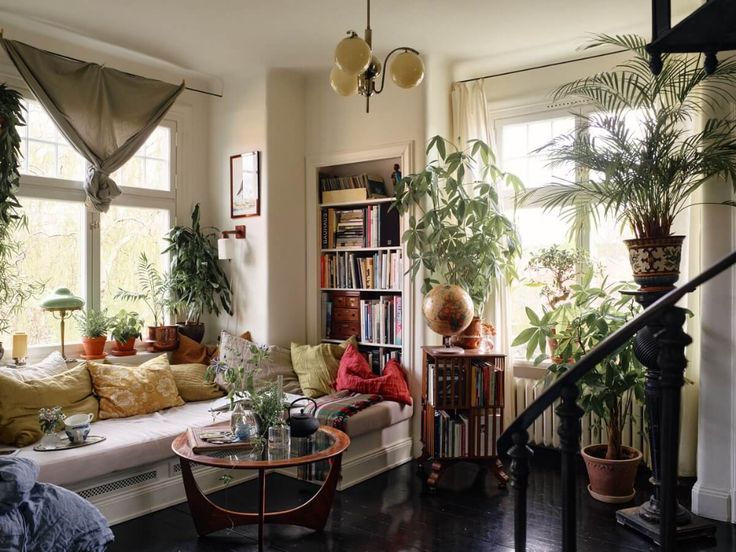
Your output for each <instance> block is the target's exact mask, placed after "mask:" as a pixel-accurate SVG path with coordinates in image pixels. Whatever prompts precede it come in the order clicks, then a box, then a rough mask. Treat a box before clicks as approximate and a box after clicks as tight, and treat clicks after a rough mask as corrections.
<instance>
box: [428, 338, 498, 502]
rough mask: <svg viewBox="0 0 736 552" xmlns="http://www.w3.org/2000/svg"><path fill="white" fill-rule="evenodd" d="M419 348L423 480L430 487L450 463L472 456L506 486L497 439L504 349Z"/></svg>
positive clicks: (469, 459)
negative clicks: (428, 466) (426, 467)
mask: <svg viewBox="0 0 736 552" xmlns="http://www.w3.org/2000/svg"><path fill="white" fill-rule="evenodd" d="M422 350H423V363H422V366H423V367H422V444H423V453H422V457H421V460H422V461H423V462H426V461H431V462H432V471H431V474H430V476H429V478H428V480H427V484H428V485H429V487H430V488H432V489H434V488H435V487H436V485H437V483H438V481H439V479H440V477H441V476H442V473H443V472H444V470H445V469H446V468H447V467H448V466H449V465H451V464H452V463H455V462H464V461H470V462H477V463H480V464H482V465H484V466H487V467H488V468H489V469H490V470H492V471H493V473H494V475H495V476H496V478H497V480H498V483H499V486H501V487H504V486H505V485H506V482H507V480H508V476H507V475H506V473H505V472H504V471H503V465H502V464H501V461H500V460H499V459H498V454H497V451H496V439H498V437H499V436H500V435H501V433H502V432H503V408H504V389H503V384H504V383H503V382H504V369H505V360H506V357H505V355H502V354H496V353H485V352H481V351H476V350H466V351H463V352H462V353H448V352H444V351H442V347H422Z"/></svg>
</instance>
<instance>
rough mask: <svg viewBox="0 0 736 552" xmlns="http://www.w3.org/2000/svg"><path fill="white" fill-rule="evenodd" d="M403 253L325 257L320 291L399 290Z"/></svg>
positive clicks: (321, 269) (331, 254)
mask: <svg viewBox="0 0 736 552" xmlns="http://www.w3.org/2000/svg"><path fill="white" fill-rule="evenodd" d="M401 258H402V256H401V251H398V250H397V251H378V252H376V253H374V254H373V255H366V254H355V253H324V254H322V256H321V259H320V287H323V288H340V289H399V288H400V287H401V278H402V276H403V273H402V267H401Z"/></svg>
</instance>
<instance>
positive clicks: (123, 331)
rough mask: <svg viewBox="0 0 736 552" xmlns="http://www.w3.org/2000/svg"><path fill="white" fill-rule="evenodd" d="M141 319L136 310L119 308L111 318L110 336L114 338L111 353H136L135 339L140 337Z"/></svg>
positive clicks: (124, 354) (122, 354)
mask: <svg viewBox="0 0 736 552" xmlns="http://www.w3.org/2000/svg"><path fill="white" fill-rule="evenodd" d="M141 328H143V319H142V318H141V317H140V316H139V315H138V313H137V312H132V311H126V310H121V311H120V312H118V313H117V314H116V315H115V318H114V319H113V326H112V331H111V332H110V335H111V337H112V338H113V339H114V340H115V346H114V347H113V349H112V354H113V355H115V356H130V355H134V354H136V350H135V340H136V339H140V337H141Z"/></svg>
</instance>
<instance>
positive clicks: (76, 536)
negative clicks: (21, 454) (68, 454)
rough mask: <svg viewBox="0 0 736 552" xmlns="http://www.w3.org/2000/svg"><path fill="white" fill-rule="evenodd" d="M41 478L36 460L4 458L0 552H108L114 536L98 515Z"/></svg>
mask: <svg viewBox="0 0 736 552" xmlns="http://www.w3.org/2000/svg"><path fill="white" fill-rule="evenodd" d="M37 476H38V465H37V464H36V463H35V462H33V461H32V460H29V459H27V458H17V457H12V458H0V552H37V551H38V552H42V551H43V552H101V551H103V550H105V548H106V547H107V545H108V544H109V543H111V542H112V541H113V539H114V537H113V534H112V531H110V527H109V526H108V523H107V520H106V519H105V518H104V517H103V516H102V514H101V513H100V512H99V510H97V508H95V507H94V506H93V505H92V504H90V503H89V502H87V501H86V500H84V499H83V498H82V497H80V496H79V495H77V494H76V493H73V492H72V491H69V490H67V489H63V488H61V487H57V486H56V485H51V484H48V483H37V482H36V477H37Z"/></svg>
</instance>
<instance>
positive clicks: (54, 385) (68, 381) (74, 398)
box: [0, 364, 99, 447]
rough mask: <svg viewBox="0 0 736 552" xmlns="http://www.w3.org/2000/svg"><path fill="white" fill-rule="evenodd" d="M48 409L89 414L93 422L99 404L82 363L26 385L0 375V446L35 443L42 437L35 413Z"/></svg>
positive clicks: (22, 445) (67, 413) (69, 413)
mask: <svg viewBox="0 0 736 552" xmlns="http://www.w3.org/2000/svg"><path fill="white" fill-rule="evenodd" d="M51 406H60V407H61V409H62V410H63V412H64V414H66V415H67V416H71V415H72V414H87V413H91V414H92V415H93V416H94V419H95V420H96V419H97V416H98V412H99V404H98V403H97V399H96V398H95V396H94V395H93V394H92V380H91V379H90V375H89V372H88V371H87V366H86V365H85V364H81V365H80V366H77V367H75V368H72V369H71V370H67V371H66V372H63V373H61V374H57V375H55V376H51V377H48V378H43V379H37V380H30V381H26V382H23V381H18V380H17V379H15V378H11V377H8V376H5V375H0V443H3V444H5V445H15V446H17V447H24V446H26V445H30V444H31V443H35V442H36V441H38V440H39V439H40V438H41V437H42V436H43V433H42V432H41V427H40V426H39V425H38V410H39V409H40V408H49V407H51Z"/></svg>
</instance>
